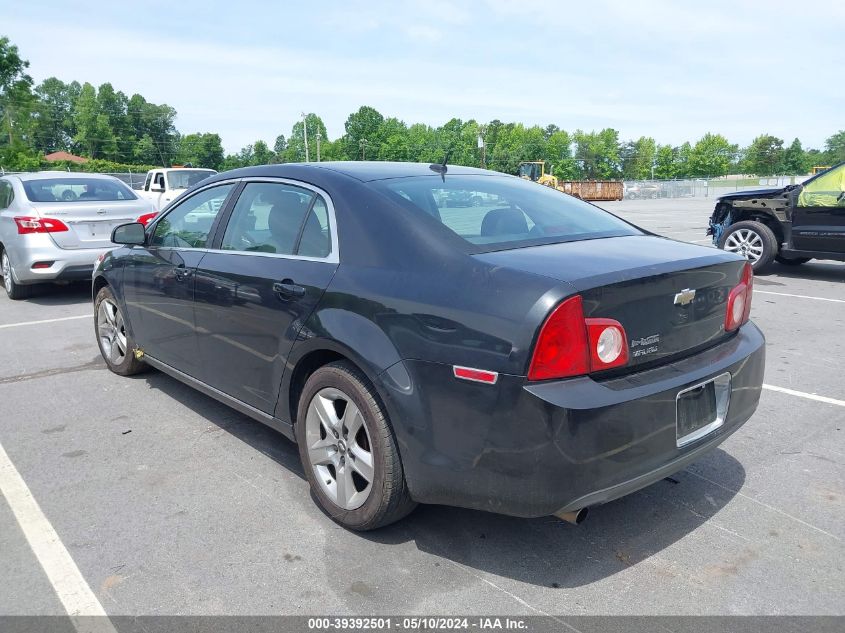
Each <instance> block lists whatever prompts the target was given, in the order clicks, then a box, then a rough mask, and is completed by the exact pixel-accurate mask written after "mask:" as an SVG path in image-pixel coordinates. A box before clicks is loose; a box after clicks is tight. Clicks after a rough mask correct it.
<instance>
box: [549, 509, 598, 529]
mask: <svg viewBox="0 0 845 633" xmlns="http://www.w3.org/2000/svg"><path fill="white" fill-rule="evenodd" d="M589 511H590V510H589V508H581V509H580V510H572V511H571V512H555V516H556V517H557V518H558V519H560V520H561V521H566V522H567V523H571V524H572V525H578V524H580V523H583V522H584V519H586V518H587V514H588V513H589Z"/></svg>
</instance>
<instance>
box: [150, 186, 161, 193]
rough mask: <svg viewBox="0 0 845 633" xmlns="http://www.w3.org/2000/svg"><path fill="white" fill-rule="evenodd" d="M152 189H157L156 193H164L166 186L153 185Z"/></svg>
mask: <svg viewBox="0 0 845 633" xmlns="http://www.w3.org/2000/svg"><path fill="white" fill-rule="evenodd" d="M150 191H155V192H156V193H164V187H162V186H161V185H152V186H151V187H150Z"/></svg>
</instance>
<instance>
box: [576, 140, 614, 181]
mask: <svg viewBox="0 0 845 633" xmlns="http://www.w3.org/2000/svg"><path fill="white" fill-rule="evenodd" d="M575 144H576V147H577V151H576V155H575V159H576V161H578V162H579V164H580V165H581V173H582V175H583V177H584V178H588V179H593V180H608V179H611V178H617V177H619V176H620V175H621V173H622V169H621V164H620V160H619V132H617V131H616V130H614V129H612V128H605V129H603V130H601V131H600V132H595V131H593V132H583V131H581V130H577V131H576V132H575Z"/></svg>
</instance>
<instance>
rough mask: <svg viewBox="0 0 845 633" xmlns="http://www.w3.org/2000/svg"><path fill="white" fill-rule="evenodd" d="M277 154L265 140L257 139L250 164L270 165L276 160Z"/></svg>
mask: <svg viewBox="0 0 845 633" xmlns="http://www.w3.org/2000/svg"><path fill="white" fill-rule="evenodd" d="M275 158H276V156H275V154H273V152H271V151H270V148H269V147H267V143H265V142H264V141H255V143H254V144H253V146H252V160H251V161H250V165H269V164H270V163H272V162H274V161H275Z"/></svg>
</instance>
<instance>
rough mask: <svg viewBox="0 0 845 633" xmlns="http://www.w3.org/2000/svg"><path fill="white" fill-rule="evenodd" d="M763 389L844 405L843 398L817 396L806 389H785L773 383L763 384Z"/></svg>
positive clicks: (839, 405)
mask: <svg viewBox="0 0 845 633" xmlns="http://www.w3.org/2000/svg"><path fill="white" fill-rule="evenodd" d="M763 389H768V390H769V391H778V392H780V393H785V394H789V395H790V396H798V397H799V398H807V400H815V401H816V402H824V403H826V404H835V405H836V406H838V407H845V400H837V399H836V398H828V397H827V396H818V395H816V394H814V393H807V392H806V391H795V390H794V389H787V388H786V387H776V386H775V385H766V384H764V385H763Z"/></svg>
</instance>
